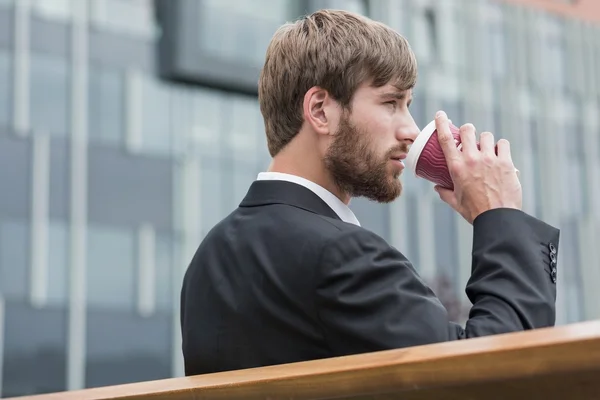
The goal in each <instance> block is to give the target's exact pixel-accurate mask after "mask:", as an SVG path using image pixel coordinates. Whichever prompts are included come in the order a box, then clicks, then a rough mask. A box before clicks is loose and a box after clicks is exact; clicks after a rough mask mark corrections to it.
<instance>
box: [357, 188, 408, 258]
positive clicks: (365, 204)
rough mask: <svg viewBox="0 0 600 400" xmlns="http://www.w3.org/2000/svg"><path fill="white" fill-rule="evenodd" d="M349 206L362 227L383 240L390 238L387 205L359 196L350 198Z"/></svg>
mask: <svg viewBox="0 0 600 400" xmlns="http://www.w3.org/2000/svg"><path fill="white" fill-rule="evenodd" d="M350 208H351V209H352V211H353V212H354V215H356V218H357V219H358V221H359V222H360V224H361V226H362V227H363V228H365V229H368V230H370V231H372V232H375V233H376V234H377V235H379V236H381V237H382V238H384V239H385V240H390V209H389V207H388V206H382V205H380V204H377V203H374V202H372V201H370V200H367V199H365V198H364V197H359V198H354V199H352V201H351V202H350ZM400 251H402V249H400Z"/></svg>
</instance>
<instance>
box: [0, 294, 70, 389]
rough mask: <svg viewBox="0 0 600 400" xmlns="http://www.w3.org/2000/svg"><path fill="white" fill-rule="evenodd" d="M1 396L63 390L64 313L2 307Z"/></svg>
mask: <svg viewBox="0 0 600 400" xmlns="http://www.w3.org/2000/svg"><path fill="white" fill-rule="evenodd" d="M5 307H6V309H5V313H6V314H5V318H6V319H5V321H4V322H5V323H4V329H5V336H4V368H3V369H4V373H3V379H2V382H3V387H2V396H5V397H12V396H24V395H33V394H40V393H50V392H60V391H64V390H66V369H67V368H66V364H67V361H66V347H67V343H66V342H67V311H66V309H65V308H56V307H47V308H44V309H41V310H38V309H34V308H32V307H31V306H29V305H27V304H23V303H21V302H14V301H7V302H6V304H5Z"/></svg>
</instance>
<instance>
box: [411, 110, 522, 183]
mask: <svg viewBox="0 0 600 400" xmlns="http://www.w3.org/2000/svg"><path fill="white" fill-rule="evenodd" d="M448 122H449V126H450V132H451V133H452V136H453V137H454V143H455V144H456V147H457V148H458V149H459V150H461V149H462V141H461V138H460V133H459V132H460V129H459V128H458V127H457V126H455V125H453V124H452V121H451V120H449V121H448ZM477 147H479V142H478V143H477ZM404 165H406V167H407V168H408V169H410V170H412V171H413V173H414V174H415V176H417V177H419V178H423V179H426V180H428V181H430V182H432V183H434V184H436V185H440V186H441V187H444V188H446V189H450V190H452V189H454V183H453V182H452V178H451V177H450V172H449V171H448V165H447V164H446V157H445V156H444V151H443V150H442V146H441V145H440V142H439V141H438V137H437V129H436V127H435V120H433V121H431V122H430V123H429V124H427V126H425V128H423V130H422V131H421V133H419V135H418V136H417V138H416V139H415V141H414V143H413V144H412V145H411V146H410V150H409V152H408V154H407V155H406V159H405V160H404ZM515 172H516V173H517V176H518V175H519V170H518V169H516V168H515Z"/></svg>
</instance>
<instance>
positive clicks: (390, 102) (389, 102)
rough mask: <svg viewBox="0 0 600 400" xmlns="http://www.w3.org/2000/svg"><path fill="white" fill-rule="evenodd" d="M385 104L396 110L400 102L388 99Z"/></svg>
mask: <svg viewBox="0 0 600 400" xmlns="http://www.w3.org/2000/svg"><path fill="white" fill-rule="evenodd" d="M384 104H386V105H391V106H392V109H393V110H395V109H396V106H397V105H398V103H397V102H396V101H395V100H394V101H386V102H385V103H384Z"/></svg>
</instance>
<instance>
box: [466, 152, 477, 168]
mask: <svg viewBox="0 0 600 400" xmlns="http://www.w3.org/2000/svg"><path fill="white" fill-rule="evenodd" d="M464 159H465V164H466V165H467V166H468V167H474V166H476V165H477V163H478V157H477V156H476V155H474V154H472V153H466V154H465V157H464Z"/></svg>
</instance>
